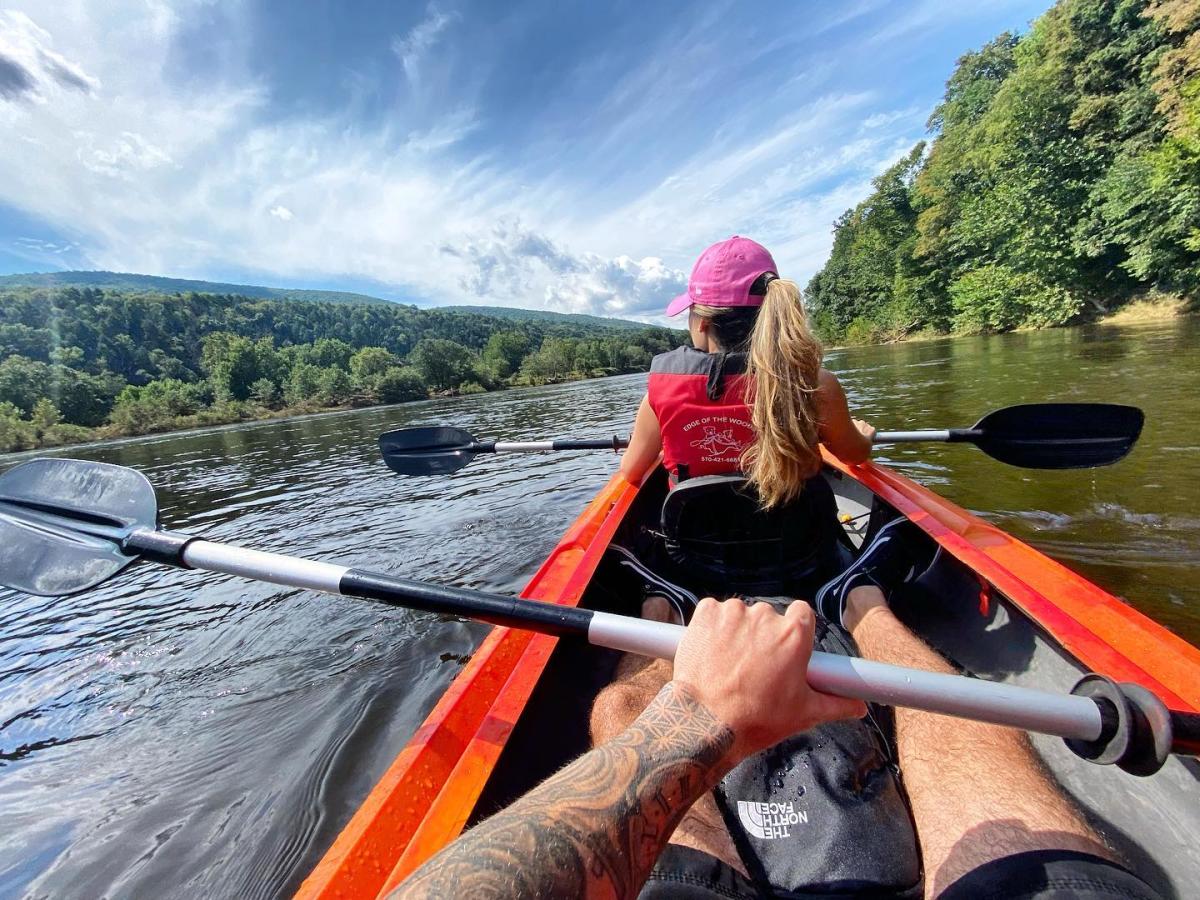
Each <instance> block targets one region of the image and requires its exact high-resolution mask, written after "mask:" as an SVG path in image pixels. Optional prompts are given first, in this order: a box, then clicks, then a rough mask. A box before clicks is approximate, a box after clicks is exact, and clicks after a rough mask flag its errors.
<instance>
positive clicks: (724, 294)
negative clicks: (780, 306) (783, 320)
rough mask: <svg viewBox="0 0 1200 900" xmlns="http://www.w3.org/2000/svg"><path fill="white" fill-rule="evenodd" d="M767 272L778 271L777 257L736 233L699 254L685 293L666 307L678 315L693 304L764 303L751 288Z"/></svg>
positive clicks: (674, 314) (731, 304) (673, 314)
mask: <svg viewBox="0 0 1200 900" xmlns="http://www.w3.org/2000/svg"><path fill="white" fill-rule="evenodd" d="M764 272H773V273H775V274H776V275H778V274H779V270H778V269H777V268H775V260H774V259H772V258H771V254H770V253H768V252H767V248H766V247H764V246H763V245H762V244H760V243H758V242H756V241H752V240H750V238H744V237H738V236H737V235H736V234H735V235H734V236H733V237H731V238H730V239H729V240H727V241H721V242H720V243H719V244H713V245H712V246H711V247H709V248H708V249H707V250H705V251H704V252H703V253H701V254H700V258H699V259H698V260H696V265H695V266H694V267H693V268H692V277H691V278H689V279H688V289H687V293H686V294H680V295H679V296H678V297H676V298H675V299H674V300H672V301H671V302H670V304H668V306H667V315H668V316H677V315H679V314H680V313H681V312H683V311H684V310H685V309H687V308H688V307H690V306H691V305H692V304H693V303H702V304H704V305H705V306H762V302H763V298H762V296H761V295H759V294H751V293H750V287H751V285H753V284H754V282H755V281H757V280H758V277H759V276H760V275H762V274H763V273H764Z"/></svg>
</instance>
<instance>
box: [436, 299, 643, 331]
mask: <svg viewBox="0 0 1200 900" xmlns="http://www.w3.org/2000/svg"><path fill="white" fill-rule="evenodd" d="M431 309H432V310H433V311H435V312H448V313H454V314H456V315H464V316H491V317H492V318H493V319H509V320H512V321H515V322H562V323H564V324H565V323H567V322H570V323H572V324H574V325H591V326H596V327H600V328H625V329H629V330H636V329H641V328H646V327H647V325H646V323H645V322H633V321H631V320H629V319H614V318H610V317H608V316H589V315H587V314H586V313H560V312H554V311H552V310H548V309H521V308H519V307H516V306H483V305H480V306H435V307H432V308H431Z"/></svg>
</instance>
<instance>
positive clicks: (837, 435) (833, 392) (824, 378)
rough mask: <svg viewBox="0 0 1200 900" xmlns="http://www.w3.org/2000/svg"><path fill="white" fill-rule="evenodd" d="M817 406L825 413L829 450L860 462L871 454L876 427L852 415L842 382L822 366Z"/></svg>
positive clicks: (825, 441) (845, 459)
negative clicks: (853, 417) (851, 416)
mask: <svg viewBox="0 0 1200 900" xmlns="http://www.w3.org/2000/svg"><path fill="white" fill-rule="evenodd" d="M817 408H818V412H819V414H820V417H821V425H820V429H819V433H820V437H821V443H822V444H824V445H825V449H826V450H828V451H829V452H830V453H832V454H833V455H834V456H836V457H837V458H838V459H840V460H841V461H842V462H847V463H860V462H864V461H865V460H867V459H869V458H870V457H871V446H872V443H873V441H874V438H875V429H874V428H873V427H872V426H870V425H868V424H867V423H866V422H863V421H862V420H861V419H852V418H850V407H849V405H848V404H847V403H846V392H845V391H843V390H842V385H841V382H839V381H838V379H837V376H836V375H834V374H833V373H832V372H828V371H826V370H825V369H822V370H821V375H820V381H819V382H818V386H817Z"/></svg>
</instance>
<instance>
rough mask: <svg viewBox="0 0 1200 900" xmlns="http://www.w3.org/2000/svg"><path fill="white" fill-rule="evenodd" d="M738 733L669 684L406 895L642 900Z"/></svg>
mask: <svg viewBox="0 0 1200 900" xmlns="http://www.w3.org/2000/svg"><path fill="white" fill-rule="evenodd" d="M732 746H733V733H732V732H731V731H730V730H729V728H728V727H726V726H725V725H724V724H722V723H721V722H719V721H717V719H716V718H714V717H713V715H712V713H710V712H709V711H708V710H707V709H705V708H704V707H703V706H701V705H700V703H699V702H697V701H696V699H695V698H694V697H692V696H691V694H690V692H689V691H688V690H687V688H685V687H683V686H681V685H678V684H676V683H675V682H670V683H668V684H667V685H666V686H665V687H664V688H663V689H662V691H660V692H659V694H658V696H657V697H655V698H654V700H653V701H652V702H651V703H650V706H649V707H647V708H646V710H645V711H644V712H643V713H642V714H641V715H640V716H639V717H638V718H637V719H636V720H635V721H634V723H633V724H632V725H631V726H630V727H629V728H628V729H626V730H625V731H624V732H622V733H621V734H620V735H618V736H617V737H616V738H615V739H614V740H612V741H610V742H609V743H607V744H604V745H601V746H599V747H597V748H596V749H594V750H592V751H591V752H590V753H586V754H584V755H583V756H581V757H580V758H579V759H577V760H575V762H573V763H571V765H569V766H567V767H566V768H565V769H563V770H562V771H561V772H559V773H558V774H556V775H554V776H553V777H552V778H550V779H548V780H547V781H545V782H544V783H543V784H541V785H540V786H539V787H537V788H536V789H535V790H533V791H531V792H530V793H529V794H527V795H526V796H525V797H522V798H521V799H520V800H518V801H517V802H516V803H514V804H513V805H512V806H510V807H508V808H507V809H505V810H502V811H501V812H499V813H497V814H496V815H494V816H492V817H491V818H490V819H488V820H486V821H484V822H482V823H480V824H479V825H478V826H476V827H475V828H474V829H472V830H471V831H470V832H468V833H467V834H466V835H464V836H463V837H462V838H460V839H459V840H458V841H456V842H455V843H453V844H451V845H450V846H449V847H448V848H447V849H446V850H443V851H442V852H441V853H440V854H438V855H437V856H435V857H434V858H433V859H431V860H430V861H429V862H427V863H426V864H425V865H424V866H422V867H421V868H420V869H418V870H417V872H415V873H414V874H413V876H412V877H411V878H409V879H408V881H406V882H405V883H404V884H403V885H401V886H400V888H398V889H397V891H396V893H394V894H392V898H393V900H396V898H408V897H451V896H461V897H560V896H562V897H568V896H570V897H585V896H586V897H592V896H596V897H634V896H636V895H637V893H638V891H639V890H641V887H642V883H643V882H644V881H645V880H646V876H647V875H649V873H650V869H651V868H652V867H653V865H654V861H655V860H656V859H658V854H659V853H660V852H662V849H663V847H665V846H666V844H667V839H668V838H669V837H670V836H671V832H672V831H674V830H675V826H676V825H678V824H679V820H680V819H682V818H683V816H684V813H686V812H687V810H688V808H689V807H690V806H691V805H692V803H694V802H695V801H696V800H697V799H698V798H699V797H700V796H701V795H702V794H703V793H704V792H705V791H707V790H709V789H710V788H711V787H712V786H713V785H714V784H716V783H717V782H718V781H719V780H720V779H721V777H722V776H723V775H724V774H725V773H726V772H727V771H728V770H729V767H730V766H731V765H732V761H731V760H730V759H729V751H730V749H731V747H732Z"/></svg>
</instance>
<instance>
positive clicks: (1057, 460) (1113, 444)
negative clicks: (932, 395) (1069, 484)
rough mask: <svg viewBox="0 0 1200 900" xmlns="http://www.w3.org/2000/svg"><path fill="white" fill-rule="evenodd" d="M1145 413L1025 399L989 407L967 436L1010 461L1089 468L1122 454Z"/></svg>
mask: <svg viewBox="0 0 1200 900" xmlns="http://www.w3.org/2000/svg"><path fill="white" fill-rule="evenodd" d="M1145 418H1146V417H1145V416H1144V415H1143V414H1142V411H1141V410H1140V409H1138V408H1137V407H1136V406H1119V405H1117V404H1113V403H1029V404H1025V405H1023V406H1009V407H1007V408H1005V409H999V410H996V411H995V412H993V413H988V414H987V415H986V416H984V417H983V418H982V419H980V420H979V421H978V422H976V423H975V426H974V427H973V428H972V429H971V430H970V432H969V433H970V434H971V435H972V436H971V437H968V438H966V439H967V440H970V441H972V442H973V443H975V444H976V445H977V446H978V447H979V449H980V450H982V451H983V452H984V453H986V454H988V456H991V457H992V458H993V459H998V460H1000V461H1001V462H1005V463H1008V464H1009V465H1010V466H1021V467H1022V468H1026V469H1089V468H1093V467H1096V466H1110V465H1112V464H1113V463H1115V462H1117V461H1118V460H1120V459H1123V458H1124V457H1125V456H1126V455H1127V454H1128V453H1129V451H1130V450H1132V449H1133V445H1134V444H1136V443H1137V439H1138V437H1139V436H1140V435H1141V433H1142V425H1143V424H1144V422H1145Z"/></svg>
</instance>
